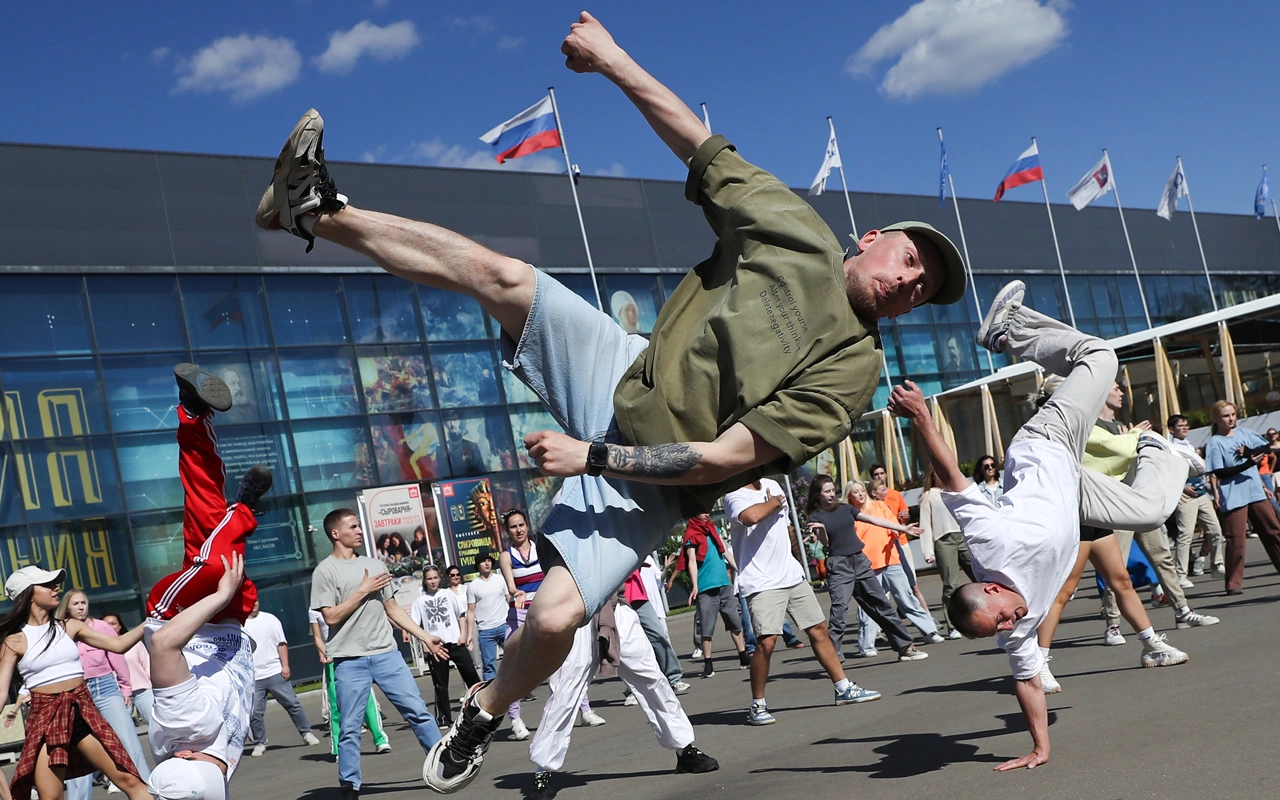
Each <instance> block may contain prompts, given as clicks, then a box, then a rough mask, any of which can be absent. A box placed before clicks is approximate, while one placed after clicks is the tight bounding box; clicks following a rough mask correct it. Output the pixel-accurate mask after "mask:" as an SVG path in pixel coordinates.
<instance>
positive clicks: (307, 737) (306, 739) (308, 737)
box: [302, 731, 320, 745]
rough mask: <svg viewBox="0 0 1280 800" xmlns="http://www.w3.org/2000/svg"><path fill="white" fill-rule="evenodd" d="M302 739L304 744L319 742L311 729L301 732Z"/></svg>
mask: <svg viewBox="0 0 1280 800" xmlns="http://www.w3.org/2000/svg"><path fill="white" fill-rule="evenodd" d="M302 741H303V743H304V744H307V745H314V744H320V740H319V739H317V738H316V735H315V734H314V733H312V732H311V731H307V732H306V733H304V734H302Z"/></svg>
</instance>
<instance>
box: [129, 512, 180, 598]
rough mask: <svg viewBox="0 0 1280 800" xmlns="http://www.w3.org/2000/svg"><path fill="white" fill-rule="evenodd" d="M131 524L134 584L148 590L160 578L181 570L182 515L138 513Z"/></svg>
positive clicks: (172, 513)
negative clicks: (134, 571) (138, 584)
mask: <svg viewBox="0 0 1280 800" xmlns="http://www.w3.org/2000/svg"><path fill="white" fill-rule="evenodd" d="M132 522H133V553H134V558H135V559H137V563H138V582H139V583H140V584H141V585H142V586H145V587H147V591H150V587H152V586H154V585H155V584H156V583H157V582H158V581H159V580H160V579H161V578H163V577H164V576H166V575H168V574H169V573H171V572H175V571H177V570H178V569H181V566H182V512H181V511H180V510H179V511H163V512H157V513H154V514H140V515H138V516H134V517H133V518H132Z"/></svg>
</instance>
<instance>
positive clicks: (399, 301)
mask: <svg viewBox="0 0 1280 800" xmlns="http://www.w3.org/2000/svg"><path fill="white" fill-rule="evenodd" d="M342 288H343V293H344V294H345V295H346V297H347V312H348V313H349V314H350V315H351V334H352V336H353V337H354V338H355V340H356V342H357V343H360V344H372V343H375V342H416V341H419V336H418V313H417V311H416V310H415V308H414V306H415V305H417V301H416V298H414V296H413V284H412V283H410V282H409V281H406V280H403V279H401V278H397V277H394V276H392V275H348V276H347V277H345V278H343V279H342Z"/></svg>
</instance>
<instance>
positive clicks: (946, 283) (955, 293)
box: [849, 220, 967, 306]
mask: <svg viewBox="0 0 1280 800" xmlns="http://www.w3.org/2000/svg"><path fill="white" fill-rule="evenodd" d="M889 231H906V232H909V233H918V234H920V235H921V236H923V237H925V238H926V239H928V240H929V241H931V242H933V244H934V246H935V247H937V248H938V252H939V253H941V254H942V264H943V266H944V267H946V276H945V277H944V278H943V280H942V286H941V287H939V288H938V291H937V292H935V293H934V295H933V297H930V298H929V299H928V300H926V301H925V302H926V303H937V304H938V305H942V306H946V305H951V304H952V303H957V302H959V301H960V299H961V298H962V297H964V288H965V285H966V283H967V281H966V279H965V268H964V259H963V258H961V257H960V251H959V249H957V248H956V246H955V244H954V243H953V242H952V241H951V240H950V239H948V238H947V235H946V234H945V233H943V232H942V231H940V230H938V229H937V228H935V227H933V226H932V225H930V224H929V223H927V222H920V221H918V220H906V221H903V222H895V223H893V224H892V225H886V226H884V227H883V228H880V232H881V233H888V232H889ZM849 237H850V238H851V239H853V240H854V241H855V242H856V241H857V240H858V238H857V237H856V236H854V235H853V234H849Z"/></svg>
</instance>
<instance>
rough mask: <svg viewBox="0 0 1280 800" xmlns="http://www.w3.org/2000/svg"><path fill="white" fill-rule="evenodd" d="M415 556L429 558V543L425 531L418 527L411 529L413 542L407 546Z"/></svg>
mask: <svg viewBox="0 0 1280 800" xmlns="http://www.w3.org/2000/svg"><path fill="white" fill-rule="evenodd" d="M409 549H411V550H412V551H413V554H414V555H415V556H418V557H419V558H430V557H431V541H430V540H429V539H428V538H427V529H426V528H424V527H422V526H421V525H419V526H418V527H416V528H414V529H413V542H412V543H411V544H410V545H409Z"/></svg>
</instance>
